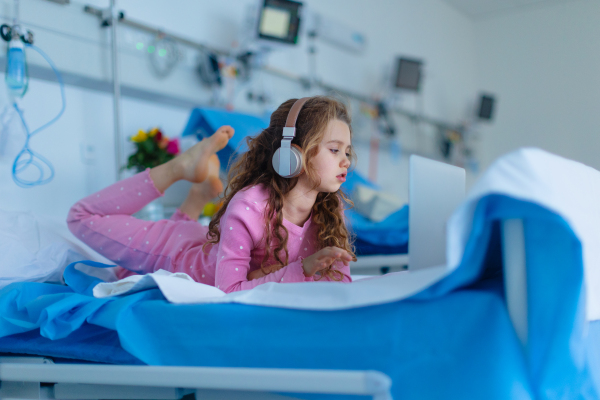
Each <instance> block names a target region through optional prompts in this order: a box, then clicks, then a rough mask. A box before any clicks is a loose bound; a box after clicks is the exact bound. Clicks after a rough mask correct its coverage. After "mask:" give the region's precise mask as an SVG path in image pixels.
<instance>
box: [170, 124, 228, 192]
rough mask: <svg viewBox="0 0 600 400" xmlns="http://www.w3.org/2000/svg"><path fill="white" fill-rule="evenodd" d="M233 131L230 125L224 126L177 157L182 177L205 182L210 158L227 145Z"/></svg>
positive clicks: (194, 181) (195, 181)
mask: <svg viewBox="0 0 600 400" xmlns="http://www.w3.org/2000/svg"><path fill="white" fill-rule="evenodd" d="M233 132H234V130H233V128H232V127H230V126H229V125H225V126H222V127H220V128H219V129H217V131H216V132H215V133H213V135H212V136H211V137H209V138H206V139H203V140H202V141H201V142H200V143H196V144H195V145H194V146H192V147H191V148H190V149H188V150H187V151H186V152H185V153H183V154H181V155H180V156H179V157H177V158H179V160H178V161H179V166H180V168H181V176H182V178H183V179H185V180H187V181H190V182H193V183H200V182H204V180H206V178H207V177H208V175H209V159H210V158H211V156H212V155H215V153H216V152H217V151H219V150H221V149H223V148H224V147H225V146H226V145H227V142H228V141H229V139H231V137H232V136H233ZM217 176H218V170H217Z"/></svg>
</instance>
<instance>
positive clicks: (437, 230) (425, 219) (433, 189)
mask: <svg viewBox="0 0 600 400" xmlns="http://www.w3.org/2000/svg"><path fill="white" fill-rule="evenodd" d="M465 179H466V178H465V170H464V169H463V168H460V167H455V166H452V165H448V164H445V163H442V162H439V161H434V160H430V159H428V158H424V157H419V156H415V155H412V156H410V160H409V183H408V197H409V200H408V201H409V209H408V227H409V238H408V256H409V265H408V268H409V269H410V270H416V269H420V268H427V267H434V266H439V265H445V264H446V222H447V221H448V218H450V215H452V213H453V212H454V210H455V209H456V208H457V207H458V205H459V204H460V203H461V202H462V201H463V200H464V198H465V191H466V189H465V188H466V182H465Z"/></svg>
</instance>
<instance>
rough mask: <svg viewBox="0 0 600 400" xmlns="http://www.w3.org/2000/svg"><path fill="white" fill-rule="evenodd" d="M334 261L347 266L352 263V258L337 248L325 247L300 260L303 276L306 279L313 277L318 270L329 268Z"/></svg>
mask: <svg viewBox="0 0 600 400" xmlns="http://www.w3.org/2000/svg"><path fill="white" fill-rule="evenodd" d="M336 260H340V261H341V262H343V263H344V265H346V266H347V265H349V264H350V261H352V256H351V255H350V253H348V252H347V251H346V250H344V249H340V248H339V247H325V248H324V249H321V250H319V251H317V252H316V253H315V254H313V255H312V256H309V257H306V258H305V259H304V260H302V268H303V269H304V275H305V276H307V277H310V276H313V275H314V274H316V273H317V272H319V271H320V270H322V269H325V268H327V267H329V266H330V265H331V264H333V263H334V262H335V261H336Z"/></svg>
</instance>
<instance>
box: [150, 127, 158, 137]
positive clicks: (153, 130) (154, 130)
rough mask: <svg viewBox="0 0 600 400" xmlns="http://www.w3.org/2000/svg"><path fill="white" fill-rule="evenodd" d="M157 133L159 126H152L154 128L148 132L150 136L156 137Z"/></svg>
mask: <svg viewBox="0 0 600 400" xmlns="http://www.w3.org/2000/svg"><path fill="white" fill-rule="evenodd" d="M157 133H158V128H152V129H150V132H148V136H150V137H154V136H156V134H157Z"/></svg>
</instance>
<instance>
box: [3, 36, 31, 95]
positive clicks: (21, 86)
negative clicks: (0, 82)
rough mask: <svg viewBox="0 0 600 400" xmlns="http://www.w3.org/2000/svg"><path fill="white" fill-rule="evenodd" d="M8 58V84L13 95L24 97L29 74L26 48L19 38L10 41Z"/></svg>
mask: <svg viewBox="0 0 600 400" xmlns="http://www.w3.org/2000/svg"><path fill="white" fill-rule="evenodd" d="M6 59H7V61H6V78H5V80H6V86H7V87H8V90H9V91H10V93H11V94H12V95H14V96H16V97H23V96H24V95H25V92H26V91H27V85H28V84H29V76H28V74H27V64H26V63H25V48H24V46H23V43H22V42H21V40H20V39H19V38H14V39H12V40H11V41H10V42H9V44H8V52H7V54H6Z"/></svg>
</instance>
